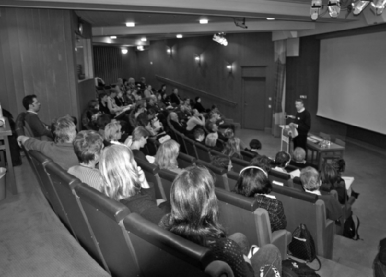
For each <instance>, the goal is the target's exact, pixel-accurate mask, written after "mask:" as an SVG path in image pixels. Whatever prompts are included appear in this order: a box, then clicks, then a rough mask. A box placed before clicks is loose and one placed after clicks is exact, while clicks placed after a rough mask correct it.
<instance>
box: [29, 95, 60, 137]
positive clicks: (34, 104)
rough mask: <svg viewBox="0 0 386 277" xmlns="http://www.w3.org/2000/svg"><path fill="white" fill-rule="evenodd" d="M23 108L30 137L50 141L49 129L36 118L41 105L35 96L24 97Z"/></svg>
mask: <svg viewBox="0 0 386 277" xmlns="http://www.w3.org/2000/svg"><path fill="white" fill-rule="evenodd" d="M23 106H24V108H25V109H26V110H27V113H26V115H25V117H24V120H25V121H26V122H27V123H28V125H29V127H30V128H31V131H32V135H33V136H34V137H35V138H41V137H47V138H49V140H52V139H53V135H52V133H51V128H50V127H49V126H48V125H47V124H45V123H43V122H42V121H41V120H40V118H39V116H38V113H39V111H40V107H41V103H40V102H39V101H38V98H37V96H36V95H34V94H31V95H27V96H25V97H24V98H23Z"/></svg>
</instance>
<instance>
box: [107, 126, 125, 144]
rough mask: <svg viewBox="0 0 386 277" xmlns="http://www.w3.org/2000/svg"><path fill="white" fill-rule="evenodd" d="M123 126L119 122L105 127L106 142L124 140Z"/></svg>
mask: <svg viewBox="0 0 386 277" xmlns="http://www.w3.org/2000/svg"><path fill="white" fill-rule="evenodd" d="M121 129H122V126H121V124H120V123H119V122H111V123H109V124H107V125H106V127H105V140H107V141H118V140H120V139H121V138H122V130H121Z"/></svg>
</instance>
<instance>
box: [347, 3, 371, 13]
mask: <svg viewBox="0 0 386 277" xmlns="http://www.w3.org/2000/svg"><path fill="white" fill-rule="evenodd" d="M368 4H370V1H361V0H354V1H353V2H352V3H351V5H352V8H353V11H352V13H353V14H354V15H359V14H360V13H361V12H362V11H363V10H364V9H365V8H366V7H367V6H368Z"/></svg>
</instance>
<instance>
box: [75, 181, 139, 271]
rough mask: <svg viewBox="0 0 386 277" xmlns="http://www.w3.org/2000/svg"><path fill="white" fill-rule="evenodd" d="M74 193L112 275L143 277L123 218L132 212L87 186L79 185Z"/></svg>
mask: <svg viewBox="0 0 386 277" xmlns="http://www.w3.org/2000/svg"><path fill="white" fill-rule="evenodd" d="M75 191H76V193H77V195H78V197H79V198H80V202H81V203H82V206H83V208H84V211H85V213H86V215H87V218H88V221H89V223H90V226H91V228H92V229H93V231H94V235H95V238H96V240H97V241H98V245H99V247H100V249H101V252H102V255H103V257H104V259H105V261H106V264H107V266H108V268H109V270H110V272H111V275H112V276H118V277H124V276H138V275H140V268H139V265H138V261H137V257H136V255H135V251H134V248H133V245H132V243H131V241H130V238H129V235H128V233H127V232H126V231H125V228H124V226H123V219H124V218H125V217H126V216H127V215H128V214H129V213H130V211H129V209H128V208H127V207H126V206H125V205H123V204H122V203H120V202H118V201H115V200H113V199H110V198H109V197H107V196H106V195H104V194H102V193H100V192H99V191H97V190H95V189H94V188H92V187H89V186H88V185H86V184H83V183H82V184H80V185H79V186H77V187H76V188H75Z"/></svg>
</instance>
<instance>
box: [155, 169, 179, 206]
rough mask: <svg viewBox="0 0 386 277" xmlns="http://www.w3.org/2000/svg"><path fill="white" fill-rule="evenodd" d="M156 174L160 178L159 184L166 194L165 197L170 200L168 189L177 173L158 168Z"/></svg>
mask: <svg viewBox="0 0 386 277" xmlns="http://www.w3.org/2000/svg"><path fill="white" fill-rule="evenodd" d="M158 175H159V177H160V180H161V185H162V187H163V190H164V192H165V195H166V199H167V200H168V201H169V202H170V189H171V187H172V183H173V181H174V179H175V178H176V177H177V175H178V174H177V173H175V172H172V171H169V170H167V169H160V170H159V171H158Z"/></svg>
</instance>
